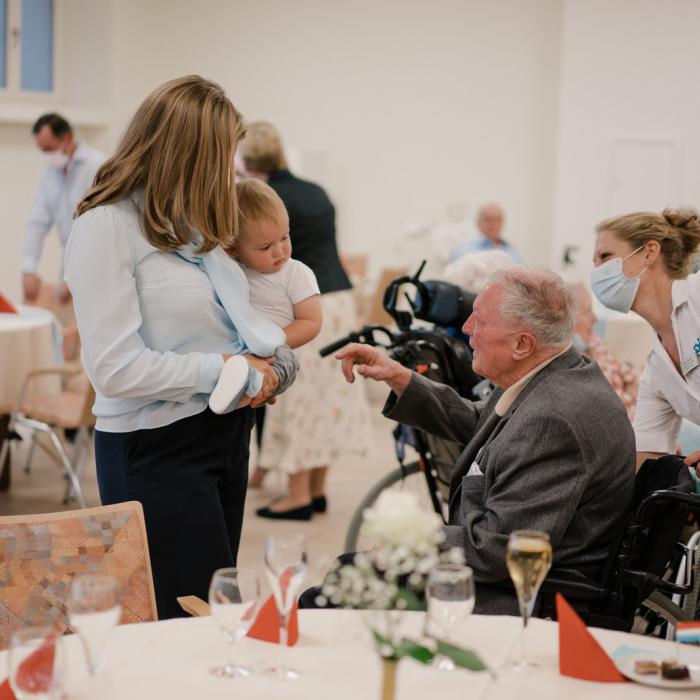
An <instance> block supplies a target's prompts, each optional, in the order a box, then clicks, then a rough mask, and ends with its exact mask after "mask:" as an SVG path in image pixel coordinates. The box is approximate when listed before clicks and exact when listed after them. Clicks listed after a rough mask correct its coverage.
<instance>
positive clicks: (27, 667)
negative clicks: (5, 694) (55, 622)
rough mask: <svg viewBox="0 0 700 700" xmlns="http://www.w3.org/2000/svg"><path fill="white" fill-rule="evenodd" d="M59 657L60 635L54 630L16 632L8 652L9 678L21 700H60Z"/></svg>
mask: <svg viewBox="0 0 700 700" xmlns="http://www.w3.org/2000/svg"><path fill="white" fill-rule="evenodd" d="M55 654H56V633H55V632H54V631H53V630H52V629H51V628H50V627H25V628H23V629H20V630H17V631H16V632H13V634H12V636H11V637H10V645H9V647H8V652H7V676H8V679H9V681H10V687H11V688H12V692H13V693H14V694H15V697H16V698H17V700H31V699H34V700H48V699H49V698H53V697H56V695H55V693H54V690H55V684H54V662H55Z"/></svg>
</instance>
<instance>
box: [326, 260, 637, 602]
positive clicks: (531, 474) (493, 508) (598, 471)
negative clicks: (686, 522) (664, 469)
mask: <svg viewBox="0 0 700 700" xmlns="http://www.w3.org/2000/svg"><path fill="white" fill-rule="evenodd" d="M574 313H575V302H574V299H573V297H572V295H571V292H570V291H569V290H568V289H567V288H566V286H565V285H564V283H563V281H562V280H561V278H559V276H558V275H556V274H555V273H553V272H550V271H547V270H544V269H535V268H527V267H516V268H512V269H508V270H502V271H499V272H497V273H495V275H494V276H493V277H492V278H491V279H490V281H489V283H488V284H487V285H486V287H485V288H484V290H483V291H482V292H481V293H480V294H479V295H478V297H477V298H476V300H475V302H474V308H473V312H472V313H471V315H470V316H469V318H468V319H467V320H466V322H465V323H464V327H463V330H464V332H465V333H466V334H468V335H469V337H470V341H469V342H470V345H471V347H472V349H473V364H472V369H473V371H474V372H475V373H477V374H479V375H481V376H483V377H485V378H486V379H488V380H490V381H491V382H492V383H493V384H494V385H495V386H496V390H495V391H494V392H493V393H492V394H491V396H490V397H489V398H488V399H487V400H485V401H472V400H470V399H467V398H464V397H463V396H460V395H459V394H458V393H457V392H456V391H455V390H454V389H452V388H451V387H449V386H447V385H445V384H439V383H437V382H433V381H431V380H429V379H427V378H426V377H423V376H421V375H420V374H418V373H416V372H413V371H411V370H409V369H408V368H406V367H404V366H403V365H401V364H400V363H399V362H397V361H395V360H393V359H391V358H389V357H387V356H386V355H385V354H384V353H383V352H382V351H380V350H379V349H377V348H375V347H370V346H367V345H363V344H352V345H349V346H348V347H346V348H345V349H343V350H341V351H340V352H339V353H337V355H336V358H337V359H338V360H340V361H341V364H342V371H343V374H344V375H345V378H346V380H347V381H348V382H350V383H352V382H354V379H355V374H354V372H355V371H357V372H358V374H360V375H361V376H363V377H366V378H369V379H373V380H375V381H383V382H385V383H386V384H387V385H388V386H389V388H390V389H391V394H390V396H389V398H388V400H387V403H386V405H385V407H384V410H383V414H384V415H385V416H387V417H388V418H391V419H394V420H397V421H399V422H401V423H405V424H407V425H410V426H412V427H415V428H418V429H420V430H423V431H425V432H427V433H430V434H433V435H436V436H439V437H442V438H445V439H448V440H453V441H455V442H457V443H461V444H463V445H465V447H464V449H463V450H462V452H461V454H460V456H459V458H458V459H457V462H456V464H455V467H454V472H453V475H452V481H451V485H450V500H449V519H448V524H447V525H446V526H445V533H446V538H447V544H448V545H450V546H460V547H462V548H463V549H464V552H465V557H466V561H467V563H468V564H469V565H470V566H471V567H472V568H473V570H474V574H475V577H476V581H477V585H478V591H477V593H478V595H477V601H476V608H475V611H476V612H479V613H487V614H488V613H491V614H517V613H518V608H517V601H516V598H515V595H514V593H513V592H512V589H509V588H508V587H506V586H503V585H502V584H503V582H505V581H507V580H508V573H507V570H506V564H505V559H506V557H505V554H506V543H507V540H508V536H509V534H510V533H511V532H512V531H513V530H516V529H531V530H542V531H545V532H547V533H548V534H549V536H550V538H551V542H552V546H553V550H554V566H555V567H557V568H566V569H575V570H577V571H579V572H581V573H582V574H583V575H585V576H588V577H590V578H593V579H595V578H597V577H598V576H599V575H600V574H601V573H602V568H603V566H604V563H605V561H606V559H607V557H608V554H609V551H610V549H611V548H612V547H613V546H614V542H615V538H616V536H617V533H618V532H619V531H620V528H621V527H622V526H623V523H624V521H625V518H626V516H627V514H628V511H629V507H630V504H631V501H632V495H633V486H634V473H635V472H634V465H635V446H634V435H633V432H632V427H631V425H630V422H629V420H628V418H627V414H626V412H625V408H624V406H623V404H622V402H621V401H620V399H619V397H618V396H617V395H616V394H615V393H614V391H613V390H612V388H611V387H610V385H609V384H608V382H607V381H606V379H605V377H604V376H603V374H602V372H601V371H600V369H599V368H598V366H597V365H596V364H595V363H594V362H592V361H591V360H589V359H588V358H585V357H582V356H581V355H580V353H579V352H578V351H577V350H576V349H575V348H574V347H573V346H572V337H573V326H574Z"/></svg>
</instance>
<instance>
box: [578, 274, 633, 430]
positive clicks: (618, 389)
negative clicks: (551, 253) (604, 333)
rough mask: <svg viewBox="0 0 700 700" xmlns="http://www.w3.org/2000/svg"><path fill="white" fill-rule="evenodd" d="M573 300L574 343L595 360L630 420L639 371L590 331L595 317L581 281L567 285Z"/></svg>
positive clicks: (594, 322)
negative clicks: (618, 356) (574, 310)
mask: <svg viewBox="0 0 700 700" xmlns="http://www.w3.org/2000/svg"><path fill="white" fill-rule="evenodd" d="M569 288H570V289H571V292H572V294H573V295H574V299H575V300H576V320H575V323H574V346H575V347H576V348H577V349H578V351H579V352H581V353H582V354H584V355H587V356H588V357H590V358H591V359H592V360H595V361H596V362H597V363H598V366H599V367H600V369H601V370H602V372H603V374H604V375H605V378H606V379H607V380H608V382H610V385H611V386H612V388H613V389H614V390H615V393H616V394H617V395H618V396H619V397H620V398H621V399H622V403H624V404H625V408H626V409H627V415H628V416H629V418H630V420H632V419H633V418H634V409H635V405H636V403H637V391H638V389H639V375H638V374H637V372H636V371H635V370H634V369H633V368H632V367H631V366H630V365H629V364H627V363H626V362H622V361H621V360H620V359H618V358H617V357H615V355H614V354H613V352H612V351H611V350H610V348H609V347H608V344H607V343H606V342H605V341H604V340H603V339H602V338H599V337H598V336H597V335H596V334H595V332H594V326H595V324H596V323H597V322H598V319H597V317H596V315H595V313H594V312H593V303H592V298H591V293H590V291H589V289H588V287H586V285H584V284H582V283H578V284H572V285H569Z"/></svg>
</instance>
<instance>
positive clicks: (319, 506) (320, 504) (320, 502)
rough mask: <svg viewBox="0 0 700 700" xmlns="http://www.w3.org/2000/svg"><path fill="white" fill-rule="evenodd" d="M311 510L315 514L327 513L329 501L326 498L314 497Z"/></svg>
mask: <svg viewBox="0 0 700 700" xmlns="http://www.w3.org/2000/svg"><path fill="white" fill-rule="evenodd" d="M311 510H313V512H314V513H325V512H326V511H327V510H328V501H327V500H326V497H325V496H314V497H313V498H312V499H311Z"/></svg>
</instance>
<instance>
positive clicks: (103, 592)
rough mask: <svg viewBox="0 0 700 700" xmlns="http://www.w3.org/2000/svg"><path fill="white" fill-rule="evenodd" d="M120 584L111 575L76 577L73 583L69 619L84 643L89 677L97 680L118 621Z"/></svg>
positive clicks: (119, 614) (119, 613) (69, 602)
mask: <svg viewBox="0 0 700 700" xmlns="http://www.w3.org/2000/svg"><path fill="white" fill-rule="evenodd" d="M121 614H122V608H121V604H120V594H119V584H118V583H117V581H116V580H115V579H113V578H112V577H111V576H103V575H99V574H87V575H84V576H76V577H75V578H74V579H73V581H72V582H71V585H70V594H69V598H68V618H69V620H70V624H71V627H72V628H73V629H74V630H75V631H76V632H77V633H78V636H79V637H80V641H81V642H82V645H83V651H84V653H85V659H86V661H87V667H88V671H89V672H90V677H91V678H92V679H93V681H94V680H95V678H96V676H97V673H98V671H99V670H100V669H101V668H102V665H103V662H104V658H105V648H106V646H107V640H108V639H109V637H110V635H111V634H112V630H113V629H114V628H115V627H116V626H117V625H118V624H119V620H120V618H121Z"/></svg>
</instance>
